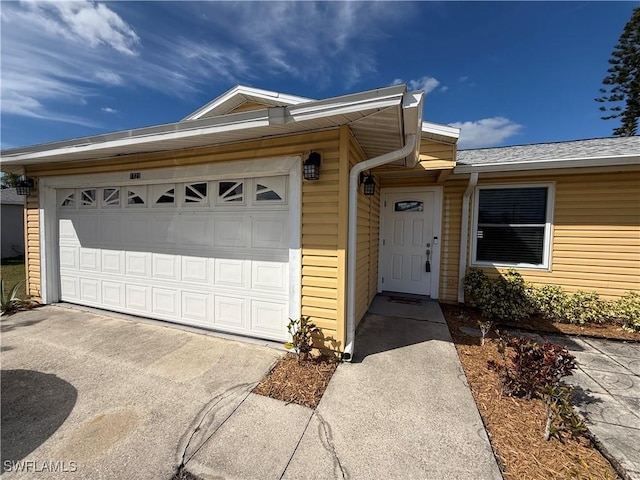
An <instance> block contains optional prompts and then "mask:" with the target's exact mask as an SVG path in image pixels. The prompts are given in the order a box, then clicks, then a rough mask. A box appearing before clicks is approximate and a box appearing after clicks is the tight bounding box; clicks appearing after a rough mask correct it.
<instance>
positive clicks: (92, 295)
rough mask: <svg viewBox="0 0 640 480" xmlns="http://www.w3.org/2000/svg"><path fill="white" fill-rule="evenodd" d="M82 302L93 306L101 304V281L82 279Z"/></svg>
mask: <svg viewBox="0 0 640 480" xmlns="http://www.w3.org/2000/svg"><path fill="white" fill-rule="evenodd" d="M80 300H81V301H83V302H87V303H92V304H96V303H100V281H98V280H96V279H93V278H81V279H80Z"/></svg>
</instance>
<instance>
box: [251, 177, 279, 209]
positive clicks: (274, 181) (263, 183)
mask: <svg viewBox="0 0 640 480" xmlns="http://www.w3.org/2000/svg"><path fill="white" fill-rule="evenodd" d="M286 187H287V182H286V181H285V179H284V177H265V178H256V179H255V196H254V200H255V201H256V202H257V203H283V202H285V200H286Z"/></svg>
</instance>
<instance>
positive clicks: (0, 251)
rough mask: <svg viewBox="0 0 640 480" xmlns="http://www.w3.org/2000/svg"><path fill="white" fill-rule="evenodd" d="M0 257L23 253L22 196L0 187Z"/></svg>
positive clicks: (14, 190)
mask: <svg viewBox="0 0 640 480" xmlns="http://www.w3.org/2000/svg"><path fill="white" fill-rule="evenodd" d="M0 222H2V223H1V224H0V258H10V257H17V256H19V255H24V197H22V196H20V195H18V194H17V192H16V189H15V188H2V189H0Z"/></svg>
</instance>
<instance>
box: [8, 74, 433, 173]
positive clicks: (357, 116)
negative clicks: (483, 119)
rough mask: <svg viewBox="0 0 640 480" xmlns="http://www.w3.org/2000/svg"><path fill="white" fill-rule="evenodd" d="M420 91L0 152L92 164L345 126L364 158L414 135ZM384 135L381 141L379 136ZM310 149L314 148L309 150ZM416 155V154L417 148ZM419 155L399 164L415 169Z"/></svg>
mask: <svg viewBox="0 0 640 480" xmlns="http://www.w3.org/2000/svg"><path fill="white" fill-rule="evenodd" d="M422 99H423V92H411V93H407V92H406V86H405V85H396V86H392V87H385V88H381V89H377V90H371V91H367V92H361V93H356V94H352V95H345V96H341V97H335V98H330V99H326V100H320V101H314V102H306V103H305V104H300V105H292V106H285V107H270V108H264V109H260V110H251V111H247V112H241V113H230V114H226V115H220V116H215V117H204V118H200V119H194V120H185V121H180V122H176V123H170V124H166V125H158V126H153V127H146V128H138V129H133V130H126V131H121V132H116V133H109V134H104V135H96V136H90V137H84V138H79V139H74V140H67V141H62V142H55V143H49V144H42V145H35V146H29V147H24V148H17V149H11V150H6V151H4V152H2V163H3V167H4V166H5V165H6V166H8V167H13V166H24V165H35V164H43V163H54V162H70V161H91V160H96V161H97V160H99V159H106V158H113V157H118V156H124V155H132V154H140V153H150V152H162V151H173V150H183V149H189V148H197V147H204V146H213V145H222V144H228V143H236V142H241V141H248V140H255V139H261V138H267V137H274V136H282V135H291V134H296V133H304V132H308V131H314V130H322V129H330V128H336V127H339V126H341V125H349V126H351V127H352V131H353V132H354V135H355V136H356V138H357V140H358V142H359V143H360V145H361V147H362V149H363V150H364V152H365V154H366V155H367V156H368V157H373V156H377V155H379V154H381V153H386V152H388V151H391V150H395V149H398V148H401V147H402V146H403V145H404V136H405V135H407V134H410V133H414V134H415V133H418V132H419V131H420V126H421V123H422ZM382 134H385V135H387V137H385V138H386V141H384V142H381V141H380V138H382V137H378V135H382ZM311 147H312V146H311ZM416 152H417V150H416ZM416 161H417V153H415V154H413V155H412V156H411V158H410V159H408V160H406V161H405V162H403V163H404V164H405V165H406V166H413V165H415V162H416Z"/></svg>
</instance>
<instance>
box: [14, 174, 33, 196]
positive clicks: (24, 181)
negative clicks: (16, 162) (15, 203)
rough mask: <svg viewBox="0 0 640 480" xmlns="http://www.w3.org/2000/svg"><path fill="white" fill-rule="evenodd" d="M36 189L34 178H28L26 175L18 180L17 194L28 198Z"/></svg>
mask: <svg viewBox="0 0 640 480" xmlns="http://www.w3.org/2000/svg"><path fill="white" fill-rule="evenodd" d="M33 187H34V181H33V178H27V177H25V176H24V175H23V176H21V177H20V178H18V181H17V182H16V193H17V194H18V195H24V196H25V197H28V196H29V195H31V189H32V188H33Z"/></svg>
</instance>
